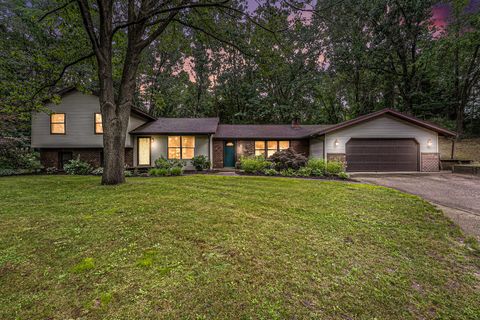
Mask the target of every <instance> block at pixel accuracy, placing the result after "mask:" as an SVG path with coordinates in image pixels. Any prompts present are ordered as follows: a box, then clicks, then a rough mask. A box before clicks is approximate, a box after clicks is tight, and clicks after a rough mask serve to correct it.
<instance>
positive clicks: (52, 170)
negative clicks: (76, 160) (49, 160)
mask: <svg viewBox="0 0 480 320" xmlns="http://www.w3.org/2000/svg"><path fill="white" fill-rule="evenodd" d="M45 173H46V174H56V173H58V169H57V168H56V167H48V168H46V169H45Z"/></svg>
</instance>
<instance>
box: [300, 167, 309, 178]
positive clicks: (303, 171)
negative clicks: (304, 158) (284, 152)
mask: <svg viewBox="0 0 480 320" xmlns="http://www.w3.org/2000/svg"><path fill="white" fill-rule="evenodd" d="M297 175H298V176H300V177H310V176H311V175H312V169H311V168H308V167H302V168H300V169H298V171H297Z"/></svg>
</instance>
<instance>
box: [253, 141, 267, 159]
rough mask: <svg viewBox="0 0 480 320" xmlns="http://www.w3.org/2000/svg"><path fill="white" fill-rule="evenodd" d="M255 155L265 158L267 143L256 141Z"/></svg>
mask: <svg viewBox="0 0 480 320" xmlns="http://www.w3.org/2000/svg"><path fill="white" fill-rule="evenodd" d="M255 155H256V156H264V157H265V141H255Z"/></svg>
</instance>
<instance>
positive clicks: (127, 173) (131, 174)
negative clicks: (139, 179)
mask: <svg viewBox="0 0 480 320" xmlns="http://www.w3.org/2000/svg"><path fill="white" fill-rule="evenodd" d="M123 175H124V176H125V177H133V173H132V171H130V170H125V171H124V172H123Z"/></svg>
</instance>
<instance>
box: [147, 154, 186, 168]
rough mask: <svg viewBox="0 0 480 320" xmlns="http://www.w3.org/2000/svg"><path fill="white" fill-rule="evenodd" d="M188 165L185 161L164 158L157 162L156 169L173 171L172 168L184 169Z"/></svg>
mask: <svg viewBox="0 0 480 320" xmlns="http://www.w3.org/2000/svg"><path fill="white" fill-rule="evenodd" d="M185 165H186V161H185V160H180V159H166V158H164V157H163V156H162V157H160V158H158V159H157V160H155V168H158V169H171V168H176V167H178V168H183V167H184V166H185Z"/></svg>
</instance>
